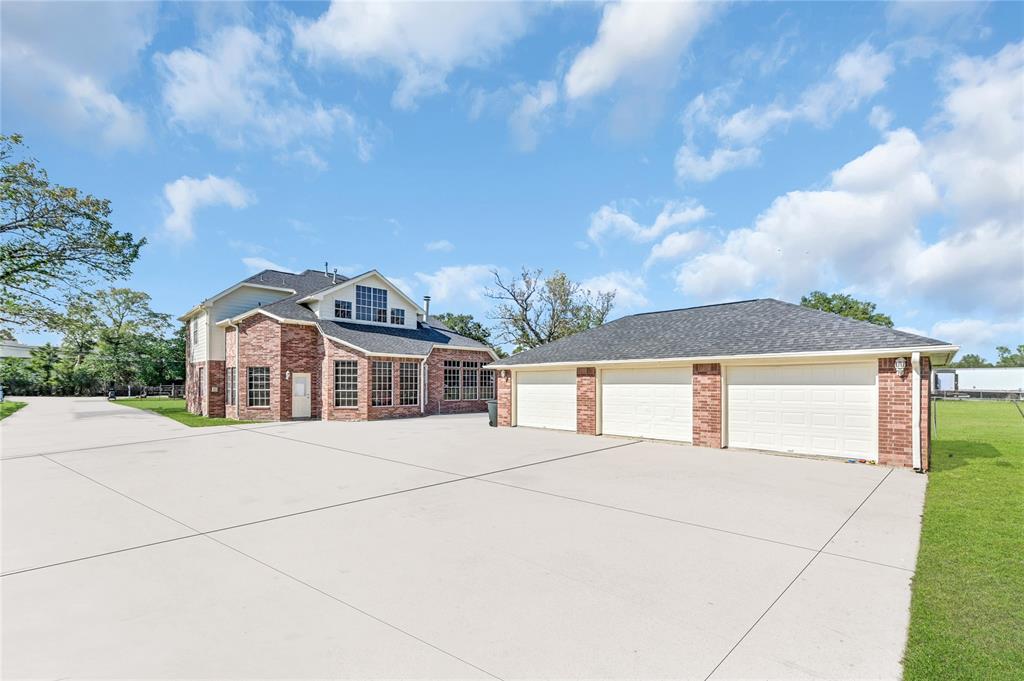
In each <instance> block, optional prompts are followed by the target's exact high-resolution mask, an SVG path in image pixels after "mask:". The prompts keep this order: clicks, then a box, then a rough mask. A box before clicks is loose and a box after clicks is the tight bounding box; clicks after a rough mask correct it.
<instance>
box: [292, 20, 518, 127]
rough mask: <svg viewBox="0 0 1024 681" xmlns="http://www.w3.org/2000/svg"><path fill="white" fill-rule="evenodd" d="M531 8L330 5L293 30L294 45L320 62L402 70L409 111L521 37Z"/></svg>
mask: <svg viewBox="0 0 1024 681" xmlns="http://www.w3.org/2000/svg"><path fill="white" fill-rule="evenodd" d="M531 11H532V10H531V8H530V7H529V6H528V5H527V4H524V3H510V2H474V3H468V2H467V3H451V4H445V5H437V4H433V3H420V2H408V3H383V2H372V3H362V2H358V3H357V2H332V3H331V6H330V7H329V8H328V9H327V11H326V12H325V13H324V14H323V15H321V16H320V17H319V18H317V19H316V20H313V21H309V20H304V19H297V20H296V21H295V23H294V25H293V32H294V35H295V45H296V47H297V48H298V49H299V50H301V51H303V52H305V53H306V54H307V55H308V56H309V57H310V58H311V60H313V61H314V62H325V61H338V62H341V63H343V64H347V65H350V66H352V67H356V68H366V67H373V66H381V65H382V66H384V67H386V68H389V69H391V70H394V71H397V72H398V73H399V75H400V80H399V83H398V87H397V89H396V90H395V92H394V95H393V96H392V103H393V104H394V105H395V106H396V107H398V108H411V107H413V106H414V105H415V103H416V100H417V99H419V98H421V97H424V96H426V95H430V94H434V93H437V92H442V91H444V90H445V89H447V84H446V79H447V77H448V75H449V74H450V73H451V72H452V71H454V70H455V69H456V68H459V67H462V66H480V65H483V64H486V63H487V61H488V60H489V59H491V58H492V57H494V56H495V55H496V54H498V53H499V52H500V51H501V50H502V49H504V48H505V47H506V46H508V45H509V44H511V43H512V42H514V41H515V40H517V39H518V38H519V37H520V36H521V35H523V33H525V31H526V29H527V24H528V21H527V20H528V15H529V13H530V12H531Z"/></svg>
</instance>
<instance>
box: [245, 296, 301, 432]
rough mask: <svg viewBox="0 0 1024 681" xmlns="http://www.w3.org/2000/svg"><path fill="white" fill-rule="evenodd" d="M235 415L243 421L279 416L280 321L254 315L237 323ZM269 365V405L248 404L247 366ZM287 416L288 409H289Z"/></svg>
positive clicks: (276, 417)
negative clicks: (236, 407)
mask: <svg viewBox="0 0 1024 681" xmlns="http://www.w3.org/2000/svg"><path fill="white" fill-rule="evenodd" d="M238 334H239V336H238V417H239V418H240V419H242V420H245V421H279V420H280V419H281V383H282V381H283V380H284V376H283V375H282V371H281V324H280V323H278V322H277V321H276V320H274V319H271V318H270V317H267V316H265V315H262V314H254V315H252V316H251V317H247V318H246V319H243V320H242V321H241V322H239V324H238ZM251 366H252V367H270V406H269V407H250V406H249V391H248V382H249V371H248V369H249V367H251ZM289 416H290V412H289Z"/></svg>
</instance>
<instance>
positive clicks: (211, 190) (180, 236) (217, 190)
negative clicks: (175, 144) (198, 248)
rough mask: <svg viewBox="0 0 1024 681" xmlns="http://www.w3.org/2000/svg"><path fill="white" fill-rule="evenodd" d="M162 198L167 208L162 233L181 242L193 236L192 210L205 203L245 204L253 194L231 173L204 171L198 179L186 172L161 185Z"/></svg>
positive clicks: (235, 205)
mask: <svg viewBox="0 0 1024 681" xmlns="http://www.w3.org/2000/svg"><path fill="white" fill-rule="evenodd" d="M164 199H165V200H166V201H167V206H168V208H169V209H170V210H169V212H168V214H167V217H166V218H165V219H164V226H163V229H164V233H165V234H166V235H167V236H169V237H170V238H171V239H173V240H175V241H178V242H183V241H190V240H191V239H193V238H194V237H195V232H194V230H193V218H194V217H195V212H196V211H197V210H199V209H200V208H203V207H206V206H230V207H231V208H234V209H236V210H237V209H240V208H245V207H246V206H248V205H249V204H250V203H251V202H252V198H251V196H250V195H249V193H248V192H247V191H246V190H245V188H244V187H243V186H242V185H240V184H239V183H238V182H236V181H235V180H233V179H231V178H230V177H226V178H225V177H217V176H216V175H207V176H206V177H205V178H204V179H201V180H200V179H197V178H194V177H189V176H187V175H185V176H183V177H179V178H178V179H177V180H175V181H174V182H168V183H167V184H165V185H164Z"/></svg>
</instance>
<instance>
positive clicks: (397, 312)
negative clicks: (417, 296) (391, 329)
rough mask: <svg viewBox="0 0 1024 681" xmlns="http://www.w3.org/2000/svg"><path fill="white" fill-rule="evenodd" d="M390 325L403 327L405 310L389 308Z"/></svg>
mask: <svg viewBox="0 0 1024 681" xmlns="http://www.w3.org/2000/svg"><path fill="white" fill-rule="evenodd" d="M391 323H392V324H401V325H402V326H405V310H403V309H402V308H400V307H393V308H391Z"/></svg>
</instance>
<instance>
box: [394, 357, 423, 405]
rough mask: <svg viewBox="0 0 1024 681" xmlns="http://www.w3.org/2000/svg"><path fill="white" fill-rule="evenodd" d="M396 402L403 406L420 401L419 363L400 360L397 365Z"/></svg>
mask: <svg viewBox="0 0 1024 681" xmlns="http://www.w3.org/2000/svg"><path fill="white" fill-rule="evenodd" d="M398 403H399V404H401V405H403V406H408V405H416V404H419V403H420V365H419V363H418V362H402V363H400V364H399V365H398Z"/></svg>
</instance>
